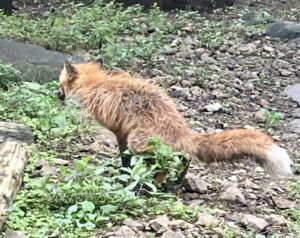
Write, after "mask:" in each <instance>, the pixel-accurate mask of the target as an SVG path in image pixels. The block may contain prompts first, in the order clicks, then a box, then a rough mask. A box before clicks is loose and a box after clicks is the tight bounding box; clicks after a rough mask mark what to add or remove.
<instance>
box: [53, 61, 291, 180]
mask: <svg viewBox="0 0 300 238" xmlns="http://www.w3.org/2000/svg"><path fill="white" fill-rule="evenodd" d="M57 93H58V97H59V99H60V100H62V101H64V100H65V99H66V98H68V97H70V96H72V97H74V98H75V99H77V100H78V101H79V103H80V105H81V107H82V108H83V109H84V110H85V111H86V112H87V113H88V114H89V115H91V116H93V117H95V119H96V120H97V121H98V122H99V123H100V124H101V125H102V126H104V127H106V128H107V129H109V130H110V131H112V132H113V133H114V134H115V135H116V138H117V141H118V145H119V149H120V151H121V152H124V151H125V150H126V149H129V150H131V151H132V152H133V153H138V152H142V151H143V149H144V147H145V145H146V144H147V141H148V138H149V137H157V138H159V139H160V140H161V141H162V142H163V143H165V144H167V145H169V146H171V147H172V148H173V150H175V151H181V152H183V153H187V154H189V155H190V156H191V157H192V158H198V159H199V160H200V161H203V162H206V163H210V162H220V161H228V162H229V161H232V160H234V159H241V158H243V157H244V156H250V157H254V158H255V159H256V160H257V161H258V162H259V163H260V164H261V165H262V166H263V167H264V168H265V169H266V170H267V171H268V172H269V173H270V174H272V175H274V176H276V177H289V176H291V175H292V170H291V163H292V162H291V160H290V157H289V155H288V154H287V152H286V151H285V150H284V149H283V148H281V147H279V146H278V145H276V144H275V143H274V142H273V140H272V139H271V138H270V137H269V136H267V135H265V134H263V133H261V132H258V131H253V130H248V129H232V130H225V131H223V132H220V133H215V134H206V133H198V132H196V131H193V130H192V129H190V128H189V127H188V124H187V123H186V121H185V119H184V117H183V116H182V115H181V114H180V113H179V111H178V110H177V109H176V106H175V104H174V103H173V102H172V100H171V98H170V97H169V96H168V95H167V94H166V93H165V92H164V91H163V90H162V89H160V88H159V87H157V86H155V85H153V84H151V83H148V82H146V81H143V80H139V79H138V78H133V77H132V76H131V75H130V74H129V73H126V72H116V73H111V72H110V71H106V70H104V69H103V65H102V62H97V61H93V62H87V63H79V64H70V63H69V62H65V63H64V68H63V69H62V71H61V73H60V78H59V89H58V92H57ZM122 163H123V166H128V161H127V162H126V161H123V160H122Z"/></svg>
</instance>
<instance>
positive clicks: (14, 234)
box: [3, 230, 26, 238]
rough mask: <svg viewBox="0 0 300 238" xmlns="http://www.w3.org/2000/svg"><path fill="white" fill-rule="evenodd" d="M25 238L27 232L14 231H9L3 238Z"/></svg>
mask: <svg viewBox="0 0 300 238" xmlns="http://www.w3.org/2000/svg"><path fill="white" fill-rule="evenodd" d="M23 237H26V235H25V232H23V231H14V230H7V231H6V232H5V233H4V236H3V238H23Z"/></svg>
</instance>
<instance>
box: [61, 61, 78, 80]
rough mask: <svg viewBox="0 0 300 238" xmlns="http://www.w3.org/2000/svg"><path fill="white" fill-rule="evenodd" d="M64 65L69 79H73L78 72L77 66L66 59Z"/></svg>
mask: <svg viewBox="0 0 300 238" xmlns="http://www.w3.org/2000/svg"><path fill="white" fill-rule="evenodd" d="M64 67H65V69H66V71H67V74H68V76H69V79H72V78H73V77H74V76H75V75H76V74H77V70H76V68H75V67H74V66H73V65H72V64H71V63H70V62H68V61H65V63H64Z"/></svg>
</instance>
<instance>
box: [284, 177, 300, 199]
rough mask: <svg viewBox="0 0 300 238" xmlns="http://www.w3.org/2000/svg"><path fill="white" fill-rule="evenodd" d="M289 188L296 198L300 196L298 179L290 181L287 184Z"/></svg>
mask: <svg viewBox="0 0 300 238" xmlns="http://www.w3.org/2000/svg"><path fill="white" fill-rule="evenodd" d="M287 185H288V186H287V190H288V191H289V192H290V193H291V194H292V195H293V196H294V197H296V198H300V183H299V182H298V181H290V182H288V184H287Z"/></svg>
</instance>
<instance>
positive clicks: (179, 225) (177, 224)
mask: <svg viewBox="0 0 300 238" xmlns="http://www.w3.org/2000/svg"><path fill="white" fill-rule="evenodd" d="M188 225H189V224H188V223H187V222H186V221H184V220H181V219H179V220H173V221H171V222H170V224H169V226H170V228H171V229H173V230H176V229H180V230H185V229H187V228H188Z"/></svg>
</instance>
